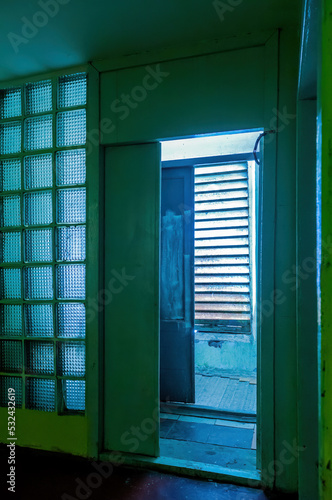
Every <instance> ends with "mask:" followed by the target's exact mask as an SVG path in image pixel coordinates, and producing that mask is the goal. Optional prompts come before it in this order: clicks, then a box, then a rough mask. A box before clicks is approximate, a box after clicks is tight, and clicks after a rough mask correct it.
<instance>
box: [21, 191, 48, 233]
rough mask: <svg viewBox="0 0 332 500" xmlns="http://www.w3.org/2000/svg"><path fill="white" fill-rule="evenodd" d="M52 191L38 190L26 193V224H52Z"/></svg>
mask: <svg viewBox="0 0 332 500" xmlns="http://www.w3.org/2000/svg"><path fill="white" fill-rule="evenodd" d="M52 221H53V216H52V191H37V192H35V193H26V194H25V195H24V224H25V225H26V226H36V225H38V226H39V225H45V224H51V223H52Z"/></svg>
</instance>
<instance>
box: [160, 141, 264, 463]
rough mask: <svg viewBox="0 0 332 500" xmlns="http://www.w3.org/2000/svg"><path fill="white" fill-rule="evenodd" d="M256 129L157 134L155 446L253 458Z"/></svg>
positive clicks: (204, 454)
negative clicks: (162, 138) (165, 137)
mask: <svg viewBox="0 0 332 500" xmlns="http://www.w3.org/2000/svg"><path fill="white" fill-rule="evenodd" d="M259 133H260V131H250V132H239V133H232V134H222V135H213V136H204V137H197V138H190V139H183V140H175V141H166V142H163V143H162V196H161V327H160V340H161V346H160V348H161V350H160V366H161V371H160V392H161V412H162V414H161V451H162V454H164V453H163V449H164V452H165V453H172V454H173V455H174V454H175V456H176V457H177V458H181V456H182V455H183V454H186V453H188V452H190V454H191V456H192V457H196V459H197V461H203V459H204V460H207V459H208V460H210V462H211V456H212V457H213V462H212V463H214V464H216V465H225V462H224V460H223V458H221V455H220V453H218V451H220V450H219V449H218V446H222V447H227V448H230V449H232V453H234V450H237V455H239V454H240V455H241V454H242V456H243V460H244V461H247V462H252V463H253V464H254V462H255V459H254V458H253V455H254V453H255V451H254V450H255V449H256V399H257V398H256V394H257V331H256V330H257V314H256V303H257V299H256V288H257V250H256V249H257V242H256V239H257V231H256V226H257V213H258V197H257V186H258V182H259V176H258V169H257V165H256V163H255V161H254V158H253V153H252V151H253V147H254V144H255V141H256V139H257V137H258V135H259ZM215 447H216V448H215ZM229 453H230V451H229V450H228V453H226V454H225V453H223V454H222V455H223V457H225V456H227V457H228V458H229ZM248 453H249V455H248ZM250 453H251V455H250ZM209 457H210V458H209ZM240 461H241V460H240Z"/></svg>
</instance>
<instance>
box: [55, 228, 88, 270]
mask: <svg viewBox="0 0 332 500" xmlns="http://www.w3.org/2000/svg"><path fill="white" fill-rule="evenodd" d="M56 231H57V260H59V261H67V262H70V261H75V260H85V226H68V227H58V228H57V230H56Z"/></svg>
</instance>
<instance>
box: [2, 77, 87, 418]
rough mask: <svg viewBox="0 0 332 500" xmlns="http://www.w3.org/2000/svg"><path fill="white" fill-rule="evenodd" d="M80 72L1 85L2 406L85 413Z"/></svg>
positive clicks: (83, 83) (83, 100) (83, 88)
mask: <svg viewBox="0 0 332 500" xmlns="http://www.w3.org/2000/svg"><path fill="white" fill-rule="evenodd" d="M86 104H87V75H86V74H85V73H78V74H74V75H66V76H61V77H60V78H52V79H48V80H43V81H37V82H34V83H28V84H26V85H22V86H18V87H15V88H9V89H3V90H0V405H1V406H7V394H8V388H10V387H12V388H14V389H15V392H16V405H17V406H18V407H22V408H27V409H33V410H39V411H54V412H58V413H66V412H70V413H72V412H83V411H84V410H85V296H86V293H85V292H86V291H85V287H86V284H85V281H86V280H85V271H86V269H85V259H86V252H85V246H86V243H85V242H86V225H85V224H86V184H85V182H86V150H85V144H86Z"/></svg>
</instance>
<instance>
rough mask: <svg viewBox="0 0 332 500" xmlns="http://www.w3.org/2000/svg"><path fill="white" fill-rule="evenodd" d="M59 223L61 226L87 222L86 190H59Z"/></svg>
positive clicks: (57, 204) (57, 205) (57, 202)
mask: <svg viewBox="0 0 332 500" xmlns="http://www.w3.org/2000/svg"><path fill="white" fill-rule="evenodd" d="M56 208H57V222H58V223H59V224H77V223H80V222H85V218H86V192H85V188H77V189H59V190H58V191H57V200H56Z"/></svg>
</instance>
